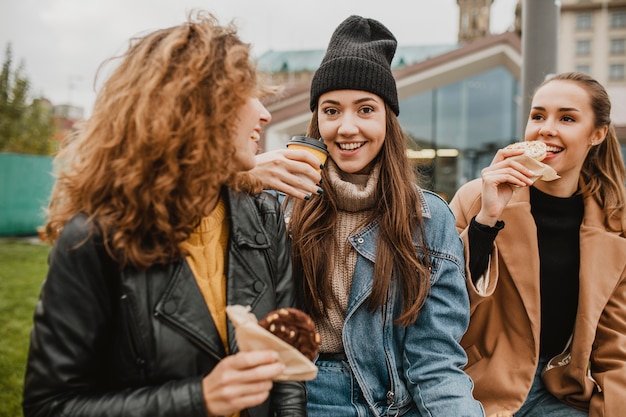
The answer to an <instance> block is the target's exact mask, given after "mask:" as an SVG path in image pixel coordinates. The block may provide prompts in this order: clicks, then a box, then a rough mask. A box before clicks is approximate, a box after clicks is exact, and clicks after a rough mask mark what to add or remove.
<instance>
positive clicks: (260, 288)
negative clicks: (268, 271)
mask: <svg viewBox="0 0 626 417" xmlns="http://www.w3.org/2000/svg"><path fill="white" fill-rule="evenodd" d="M253 287H254V291H255V292H261V291H263V289H264V288H265V285H263V283H262V282H261V281H255V282H254V286H253Z"/></svg>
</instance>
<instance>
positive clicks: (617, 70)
mask: <svg viewBox="0 0 626 417" xmlns="http://www.w3.org/2000/svg"><path fill="white" fill-rule="evenodd" d="M624 75H625V74H624V64H611V65H609V80H611V81H621V80H623V79H624Z"/></svg>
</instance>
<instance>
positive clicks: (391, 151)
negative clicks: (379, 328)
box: [288, 106, 430, 326]
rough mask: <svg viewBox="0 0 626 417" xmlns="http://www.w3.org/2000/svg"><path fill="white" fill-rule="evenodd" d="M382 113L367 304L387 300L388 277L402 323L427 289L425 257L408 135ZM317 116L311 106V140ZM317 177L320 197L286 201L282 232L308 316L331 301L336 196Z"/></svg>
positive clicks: (377, 304)
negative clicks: (373, 257) (372, 264)
mask: <svg viewBox="0 0 626 417" xmlns="http://www.w3.org/2000/svg"><path fill="white" fill-rule="evenodd" d="M386 114H387V121H386V123H387V136H386V138H385V141H384V143H383V147H382V149H381V151H380V153H379V154H378V156H377V158H378V159H379V161H380V166H381V169H380V179H379V182H378V185H377V188H376V191H375V193H376V199H375V201H377V205H376V207H375V208H374V213H373V214H372V217H371V218H370V219H368V222H371V221H374V220H377V221H378V228H379V235H378V241H377V243H376V264H375V267H374V282H373V287H372V293H371V295H370V297H369V300H368V308H369V309H370V311H375V310H376V309H378V308H380V307H381V306H383V305H384V304H385V303H386V302H387V293H388V290H389V287H390V285H391V284H392V278H393V279H395V280H397V282H396V284H399V285H400V293H401V294H402V312H401V315H400V317H398V318H397V319H396V322H397V323H399V324H401V325H404V326H407V325H409V324H411V323H413V322H414V321H415V320H416V318H417V316H418V314H419V310H420V308H421V306H422V305H423V303H424V300H425V299H426V296H427V294H428V291H429V289H430V272H429V259H428V254H427V253H428V252H427V249H426V242H425V239H424V229H423V223H422V215H421V212H422V204H421V197H420V194H419V192H418V189H417V185H416V183H417V178H416V174H415V171H414V169H413V167H412V165H411V162H410V161H409V159H408V158H407V155H406V147H407V140H408V139H407V136H406V135H405V133H404V131H403V130H402V128H401V126H400V123H399V122H398V119H397V118H396V116H395V114H394V113H393V111H392V110H391V109H390V108H389V107H388V106H386ZM317 116H318V112H317V109H314V111H313V115H312V117H311V122H310V124H309V129H308V131H307V135H308V136H310V137H313V138H319V137H320V132H319V126H318V121H317ZM322 181H323V184H326V185H327V186H326V187H325V192H324V193H323V194H322V195H321V196H319V197H315V198H313V199H312V200H310V201H302V200H294V199H289V200H288V204H293V206H292V212H291V216H290V221H289V225H288V230H289V232H290V233H291V237H292V240H293V245H292V247H293V249H292V250H293V252H292V253H293V270H294V277H295V279H296V281H297V282H299V283H300V284H301V285H302V286H303V290H304V291H303V302H304V307H305V309H306V310H307V311H308V312H309V313H310V314H311V315H312V316H313V317H314V318H320V317H322V316H323V315H324V313H325V312H326V309H327V306H328V305H329V303H330V301H331V285H330V282H329V279H328V278H329V276H330V273H331V271H332V264H331V263H332V256H329V253H333V252H334V250H335V247H334V238H333V225H334V223H335V219H336V217H337V199H338V198H339V196H338V195H337V194H336V192H335V191H334V190H333V189H332V187H330V186H328V184H330V181H329V180H328V178H327V177H326V172H325V171H322ZM414 240H415V242H414ZM416 243H417V246H418V248H419V249H420V250H419V252H420V253H421V256H420V255H418V251H417V250H416V247H415V245H416ZM320 304H321V307H320Z"/></svg>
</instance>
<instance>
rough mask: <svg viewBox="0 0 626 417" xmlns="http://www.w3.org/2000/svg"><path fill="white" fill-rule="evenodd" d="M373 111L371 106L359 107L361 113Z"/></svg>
mask: <svg viewBox="0 0 626 417" xmlns="http://www.w3.org/2000/svg"><path fill="white" fill-rule="evenodd" d="M373 111H374V109H373V108H371V107H361V113H366V114H368V113H372V112H373Z"/></svg>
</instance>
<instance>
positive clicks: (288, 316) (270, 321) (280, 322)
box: [259, 308, 321, 360]
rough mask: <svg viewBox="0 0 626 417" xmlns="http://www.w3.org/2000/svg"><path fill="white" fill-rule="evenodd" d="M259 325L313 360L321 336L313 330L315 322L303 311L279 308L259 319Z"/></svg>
mask: <svg viewBox="0 0 626 417" xmlns="http://www.w3.org/2000/svg"><path fill="white" fill-rule="evenodd" d="M259 326H261V327H263V328H264V329H266V330H267V331H269V332H270V333H272V334H273V335H274V336H276V337H278V338H279V339H281V340H283V341H284V342H286V343H288V344H290V345H291V346H293V347H294V348H296V349H298V350H299V351H300V353H302V354H303V355H304V356H306V357H307V358H308V359H310V360H313V359H314V358H315V356H316V355H317V351H318V349H319V347H320V342H321V338H320V335H319V333H317V331H316V330H315V323H313V320H311V317H309V315H308V314H306V313H305V312H304V311H301V310H298V309H296V308H280V309H278V310H274V311H271V312H270V313H268V314H267V315H266V316H265V317H264V318H263V319H261V320H260V321H259Z"/></svg>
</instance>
